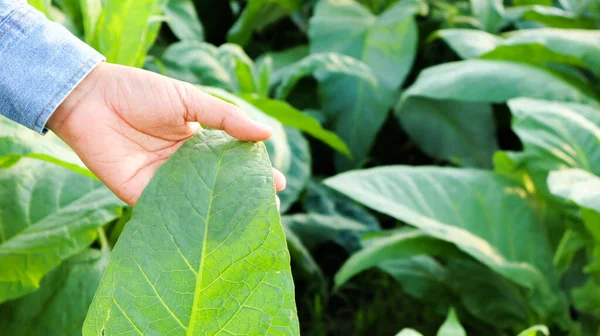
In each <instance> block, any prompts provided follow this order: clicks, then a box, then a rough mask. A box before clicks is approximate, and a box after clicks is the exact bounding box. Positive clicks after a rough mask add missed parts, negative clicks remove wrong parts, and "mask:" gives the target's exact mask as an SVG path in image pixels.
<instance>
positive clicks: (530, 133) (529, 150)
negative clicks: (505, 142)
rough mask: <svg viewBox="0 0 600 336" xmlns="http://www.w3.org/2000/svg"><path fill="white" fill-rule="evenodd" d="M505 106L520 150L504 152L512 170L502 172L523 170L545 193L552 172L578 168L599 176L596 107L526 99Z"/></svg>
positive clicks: (599, 120)
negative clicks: (519, 141) (521, 149)
mask: <svg viewBox="0 0 600 336" xmlns="http://www.w3.org/2000/svg"><path fill="white" fill-rule="evenodd" d="M508 106H509V107H510V110H511V112H512V115H513V119H512V128H513V130H514V132H515V133H516V134H517V135H518V136H519V139H520V140H521V142H522V143H523V147H524V150H523V152H518V153H508V157H507V158H508V159H510V160H512V161H513V166H514V167H512V168H511V167H510V166H507V167H505V168H501V170H503V172H504V173H506V172H510V170H514V171H518V170H525V171H526V172H527V173H528V174H529V175H530V176H531V178H532V179H533V182H534V184H535V186H536V188H537V189H538V190H539V191H541V192H542V193H545V194H548V190H547V184H546V181H547V176H548V174H549V173H550V172H551V171H553V170H559V169H564V168H581V169H584V170H587V171H589V172H591V173H593V174H596V175H598V174H600V150H599V149H600V126H599V125H600V113H599V112H600V111H599V109H598V108H595V107H591V106H587V105H582V104H573V103H561V102H550V101H544V100H534V99H526V98H520V99H514V100H511V101H509V102H508ZM498 168H500V167H497V169H498Z"/></svg>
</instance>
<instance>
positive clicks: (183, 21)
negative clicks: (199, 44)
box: [165, 0, 204, 41]
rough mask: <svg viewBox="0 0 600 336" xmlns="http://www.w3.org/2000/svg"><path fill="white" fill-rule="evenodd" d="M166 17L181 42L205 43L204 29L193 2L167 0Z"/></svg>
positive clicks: (187, 0)
mask: <svg viewBox="0 0 600 336" xmlns="http://www.w3.org/2000/svg"><path fill="white" fill-rule="evenodd" d="M165 16H166V17H167V24H168V25H169V27H170V28H171V30H172V31H173V33H174V34H175V35H176V36H177V38H179V39H180V40H182V41H183V40H191V41H204V28H203V27H202V22H200V19H199V18H198V14H197V13H196V7H195V6H194V2H193V1H192V0H167V6H165Z"/></svg>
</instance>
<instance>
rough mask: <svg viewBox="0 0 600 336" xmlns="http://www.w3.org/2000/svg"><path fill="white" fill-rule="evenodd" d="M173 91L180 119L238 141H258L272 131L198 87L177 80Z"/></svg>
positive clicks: (237, 108) (235, 107) (268, 135)
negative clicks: (182, 109)
mask: <svg viewBox="0 0 600 336" xmlns="http://www.w3.org/2000/svg"><path fill="white" fill-rule="evenodd" d="M176 86H179V87H178V88H177V89H178V90H177V91H178V92H179V96H180V98H181V101H182V103H183V106H184V107H185V115H184V119H185V121H187V122H198V123H200V124H202V125H206V126H208V127H211V128H215V129H220V130H223V131H225V132H227V134H229V135H231V136H232V137H234V138H237V139H239V140H242V141H262V140H267V139H268V138H270V137H271V134H272V133H273V131H272V130H271V129H270V128H269V127H268V126H266V125H263V124H261V123H259V122H257V121H254V120H252V119H251V118H250V117H248V116H247V115H246V114H245V113H244V112H243V111H242V110H241V109H240V108H239V107H237V106H235V105H233V104H230V103H228V102H226V101H224V100H221V99H219V98H216V97H213V96H211V95H210V94H208V93H206V92H204V91H202V90H200V89H199V88H197V87H195V86H193V85H191V84H188V83H183V82H177V83H176Z"/></svg>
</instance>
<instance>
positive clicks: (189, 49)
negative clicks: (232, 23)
mask: <svg viewBox="0 0 600 336" xmlns="http://www.w3.org/2000/svg"><path fill="white" fill-rule="evenodd" d="M218 53H219V52H218V49H217V48H216V47H214V46H213V45H211V44H208V43H201V42H198V41H190V40H188V41H181V42H178V43H173V44H171V45H170V46H169V47H168V48H167V50H165V52H164V54H163V55H162V61H163V62H164V64H165V67H166V70H167V74H168V75H169V76H170V77H174V78H177V79H180V80H183V81H186V82H189V83H193V84H201V85H205V86H214V87H219V88H222V89H225V90H229V91H234V90H235V81H234V78H233V74H231V73H230V72H229V71H228V70H227V69H226V68H225V66H224V65H223V64H221V63H220V62H219V59H218Z"/></svg>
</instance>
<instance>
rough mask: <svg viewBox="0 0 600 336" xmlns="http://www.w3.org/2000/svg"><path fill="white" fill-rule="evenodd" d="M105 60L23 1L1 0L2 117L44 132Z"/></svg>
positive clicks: (0, 98)
mask: <svg viewBox="0 0 600 336" xmlns="http://www.w3.org/2000/svg"><path fill="white" fill-rule="evenodd" d="M103 60H104V57H103V56H102V55H101V54H100V53H98V52H97V51H96V50H94V49H93V48H91V47H90V46H88V45H87V44H85V43H83V42H82V41H81V40H79V39H78V38H77V37H75V36H74V35H73V34H71V33H70V32H69V31H68V30H67V29H66V28H64V27H63V26H61V25H60V24H58V23H54V22H51V21H49V20H48V19H46V17H45V16H44V14H42V13H40V12H39V11H37V10H35V9H34V8H33V7H31V6H30V5H28V4H27V2H26V1H24V0H23V1H21V0H0V114H1V115H3V116H5V117H7V118H9V119H12V120H13V121H16V122H18V123H20V124H22V125H24V126H26V127H29V128H31V129H32V130H34V131H36V132H39V133H42V134H43V133H45V132H46V131H47V129H46V127H45V125H46V122H47V121H48V118H50V116H51V115H52V113H53V112H54V111H55V110H56V108H57V107H58V106H59V105H60V103H62V102H63V100H64V99H65V98H66V97H67V96H68V95H69V93H71V91H73V89H74V88H75V87H76V86H77V84H79V82H81V80H83V78H85V76H86V75H87V74H88V73H90V72H91V71H92V69H93V68H94V67H95V66H96V65H97V64H98V63H100V62H102V61H103Z"/></svg>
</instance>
